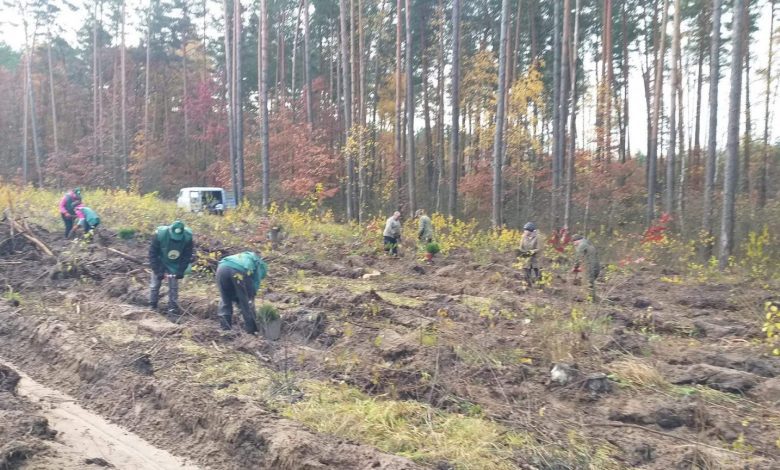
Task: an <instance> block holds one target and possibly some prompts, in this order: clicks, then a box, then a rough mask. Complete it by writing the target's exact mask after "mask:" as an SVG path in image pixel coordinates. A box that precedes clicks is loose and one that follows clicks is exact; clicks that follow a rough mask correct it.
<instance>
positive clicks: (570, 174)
mask: <svg viewBox="0 0 780 470" xmlns="http://www.w3.org/2000/svg"><path fill="white" fill-rule="evenodd" d="M579 30H580V0H577V1H576V4H575V6H574V34H573V35H572V45H571V56H570V61H571V64H570V66H569V69H570V70H571V72H570V74H571V76H570V79H569V86H570V88H571V90H570V93H571V112H570V113H569V158H568V159H567V161H566V182H565V184H566V187H565V196H564V205H563V227H564V228H566V229H567V230H568V229H569V228H570V227H571V218H572V191H573V186H574V168H575V167H574V161H575V150H576V148H577V132H576V128H577V126H576V123H577V55H578V51H577V44H578V42H579V34H580V33H579Z"/></svg>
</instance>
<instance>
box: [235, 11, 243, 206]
mask: <svg viewBox="0 0 780 470" xmlns="http://www.w3.org/2000/svg"><path fill="white" fill-rule="evenodd" d="M241 74H242V72H241V0H233V81H234V82H235V85H233V90H234V93H233V109H234V111H233V120H234V124H233V126H234V129H235V133H236V181H237V183H238V184H237V188H238V191H237V193H236V203H237V204H240V203H241V202H242V201H243V200H244V110H243V109H244V108H243V106H242V100H241V95H242V92H241Z"/></svg>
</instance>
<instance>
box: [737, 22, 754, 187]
mask: <svg viewBox="0 0 780 470" xmlns="http://www.w3.org/2000/svg"><path fill="white" fill-rule="evenodd" d="M745 10H747V7H746V8H745ZM745 16H747V17H748V18H747V19H746V20H745V21H746V23H745V28H744V29H745V32H744V34H745V36H746V40H745V136H744V138H743V142H742V171H741V172H740V175H741V176H742V178H741V181H740V184H739V192H740V193H742V194H747V195H749V194H750V150H751V149H750V147H751V137H750V135H751V133H752V130H751V128H752V122H751V119H750V24H749V21H750V16H749V15H748V14H747V13H745Z"/></svg>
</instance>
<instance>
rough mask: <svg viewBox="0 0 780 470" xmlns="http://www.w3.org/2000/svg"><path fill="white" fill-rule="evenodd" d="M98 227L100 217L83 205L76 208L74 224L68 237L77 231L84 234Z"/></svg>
mask: <svg viewBox="0 0 780 470" xmlns="http://www.w3.org/2000/svg"><path fill="white" fill-rule="evenodd" d="M98 225H100V216H99V215H98V214H97V212H95V211H93V210H92V209H90V208H89V207H87V206H85V205H84V204H79V205H78V206H76V224H75V225H74V226H73V230H71V233H70V236H72V235H73V234H74V233H76V232H77V231H78V230H83V231H84V234H88V233H90V232H92V230H94V229H96V228H97V227H98Z"/></svg>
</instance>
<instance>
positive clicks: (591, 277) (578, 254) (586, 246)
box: [571, 235, 601, 301]
mask: <svg viewBox="0 0 780 470" xmlns="http://www.w3.org/2000/svg"><path fill="white" fill-rule="evenodd" d="M571 241H572V243H573V244H574V267H573V268H572V272H573V273H579V272H581V271H582V265H583V264H584V265H585V275H586V276H587V278H588V286H589V287H590V296H591V299H592V300H594V301H595V300H596V279H598V277H599V273H601V264H599V253H598V250H597V249H596V247H595V246H593V244H592V243H591V242H590V241H588V239H587V238H585V237H583V236H582V235H574V236H573V237H571Z"/></svg>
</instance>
